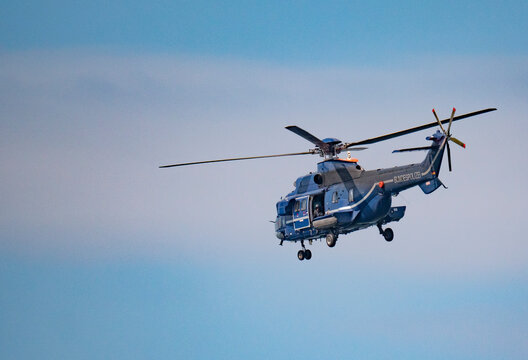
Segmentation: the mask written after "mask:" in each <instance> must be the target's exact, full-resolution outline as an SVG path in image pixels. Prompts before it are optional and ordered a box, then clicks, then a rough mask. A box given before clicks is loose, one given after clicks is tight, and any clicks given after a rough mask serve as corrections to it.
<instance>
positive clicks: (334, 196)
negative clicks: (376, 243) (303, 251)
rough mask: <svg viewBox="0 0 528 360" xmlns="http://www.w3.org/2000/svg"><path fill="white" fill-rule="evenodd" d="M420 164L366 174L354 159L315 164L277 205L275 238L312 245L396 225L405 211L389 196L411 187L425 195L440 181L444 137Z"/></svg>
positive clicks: (435, 139) (434, 140) (437, 137)
mask: <svg viewBox="0 0 528 360" xmlns="http://www.w3.org/2000/svg"><path fill="white" fill-rule="evenodd" d="M429 139H430V140H432V146H431V148H430V150H429V151H428V153H427V155H426V157H425V159H424V160H423V161H422V162H421V163H418V164H410V165H404V166H396V167H392V168H386V169H377V170H370V171H367V170H365V169H363V168H362V167H361V166H360V165H358V163H357V160H356V159H349V160H343V159H339V158H337V157H334V158H331V159H327V160H324V161H322V162H320V163H318V164H317V172H316V173H310V174H308V175H306V176H302V177H300V178H298V179H297V180H296V182H295V189H294V190H293V191H292V192H291V193H289V194H288V195H286V197H284V198H283V199H282V200H280V201H279V202H277V205H276V207H277V218H276V221H275V231H276V236H277V238H279V239H280V240H281V242H282V241H299V240H301V241H304V240H314V239H319V238H323V237H326V236H327V235H328V234H333V235H334V236H336V237H337V235H339V234H347V233H350V232H353V231H356V230H360V229H363V228H367V227H370V226H373V225H377V226H378V227H379V228H380V231H381V225H383V224H386V223H389V222H392V221H399V220H400V219H401V218H402V217H403V216H404V214H405V207H404V206H398V207H392V197H393V196H395V195H397V194H398V193H400V192H401V191H404V190H407V189H409V188H411V187H414V186H420V188H421V189H422V190H423V192H424V193H426V194H429V193H431V192H433V191H434V190H436V189H437V188H438V187H440V186H441V185H442V183H441V182H440V180H439V179H438V175H439V172H440V166H441V163H442V157H443V153H444V150H445V144H446V137H445V136H444V135H441V134H440V133H437V134H435V135H433V137H431V138H429Z"/></svg>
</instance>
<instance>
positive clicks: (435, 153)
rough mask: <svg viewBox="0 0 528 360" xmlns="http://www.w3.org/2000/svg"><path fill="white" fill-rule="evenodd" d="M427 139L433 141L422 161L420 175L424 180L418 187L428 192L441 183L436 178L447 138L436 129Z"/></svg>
mask: <svg viewBox="0 0 528 360" xmlns="http://www.w3.org/2000/svg"><path fill="white" fill-rule="evenodd" d="M427 140H432V142H433V143H432V144H431V149H430V150H429V151H428V152H427V155H426V156H425V159H424V161H423V162H422V167H423V171H422V175H423V179H424V180H426V181H424V182H423V183H422V184H420V188H421V189H422V191H423V192H424V193H426V194H430V193H432V192H433V191H435V190H436V189H438V188H439V187H440V186H441V185H442V182H441V181H440V180H438V175H439V174H440V167H441V166H442V158H443V156H444V150H445V145H446V141H447V138H446V137H445V136H444V134H442V133H441V132H440V131H437V132H436V133H435V134H434V135H433V136H429V137H427Z"/></svg>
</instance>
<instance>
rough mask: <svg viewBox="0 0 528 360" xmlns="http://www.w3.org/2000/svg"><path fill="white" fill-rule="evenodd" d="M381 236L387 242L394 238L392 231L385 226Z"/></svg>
mask: <svg viewBox="0 0 528 360" xmlns="http://www.w3.org/2000/svg"><path fill="white" fill-rule="evenodd" d="M383 237H384V238H385V240H386V241H387V242H391V241H392V239H394V231H392V229H391V228H386V229H385V230H383Z"/></svg>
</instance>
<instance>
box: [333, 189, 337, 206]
mask: <svg viewBox="0 0 528 360" xmlns="http://www.w3.org/2000/svg"><path fill="white" fill-rule="evenodd" d="M337 200H338V196H337V191H334V193H333V194H332V203H334V204H335V203H336V202H337Z"/></svg>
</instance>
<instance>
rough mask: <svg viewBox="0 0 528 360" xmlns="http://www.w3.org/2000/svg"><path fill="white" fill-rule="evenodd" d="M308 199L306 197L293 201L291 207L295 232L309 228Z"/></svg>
mask: <svg viewBox="0 0 528 360" xmlns="http://www.w3.org/2000/svg"><path fill="white" fill-rule="evenodd" d="M308 199H309V197H308V196H303V197H300V198H297V199H296V200H295V204H294V205H293V228H294V229H295V230H301V229H304V228H307V227H310V214H309V207H308V205H309V204H308Z"/></svg>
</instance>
